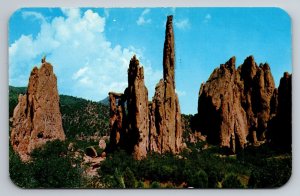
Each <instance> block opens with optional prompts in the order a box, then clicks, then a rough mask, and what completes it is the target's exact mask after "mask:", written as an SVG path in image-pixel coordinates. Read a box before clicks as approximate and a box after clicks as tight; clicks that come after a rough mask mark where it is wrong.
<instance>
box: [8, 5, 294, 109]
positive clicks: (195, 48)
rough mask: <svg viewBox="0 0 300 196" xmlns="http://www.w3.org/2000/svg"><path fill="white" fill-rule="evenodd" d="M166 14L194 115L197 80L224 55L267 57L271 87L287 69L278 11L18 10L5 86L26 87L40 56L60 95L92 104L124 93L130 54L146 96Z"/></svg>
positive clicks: (182, 91) (286, 40)
mask: <svg viewBox="0 0 300 196" xmlns="http://www.w3.org/2000/svg"><path fill="white" fill-rule="evenodd" d="M170 14H172V15H173V16H174V21H173V24H174V32H175V49H176V91H177V93H178V95H179V101H180V105H181V110H182V113H186V114H187V113H190V114H194V113H196V111H197V100H198V92H199V88H200V84H201V83H202V82H205V81H206V80H207V79H208V78H209V76H210V74H211V73H212V71H213V69H214V68H216V67H218V66H219V65H220V64H222V63H225V62H226V61H227V60H228V59H229V58H230V57H232V56H236V58H237V66H238V65H240V64H241V63H242V62H243V61H244V59H245V58H246V57H247V56H249V55H254V57H255V60H256V62H257V63H258V64H259V63H265V62H268V63H269V64H270V67H271V70H272V73H273V77H274V79H275V83H276V86H278V84H279V80H280V77H281V76H282V75H283V72H285V71H288V72H290V73H291V72H292V57H291V54H292V51H291V22H290V18H289V16H288V15H287V14H286V13H285V12H284V11H283V10H281V9H278V8H150V9H149V8H125V9H124V8H122V9H117V8H113V9H103V8H99V9H94V8H84V9H59V8H52V9H48V8H26V9H20V10H17V11H16V12H15V13H14V14H13V15H12V16H11V19H10V22H9V84H10V85H13V86H27V84H28V78H29V74H30V71H31V69H32V68H33V67H34V66H36V65H37V66H39V65H40V59H41V58H42V56H43V55H47V61H48V62H50V63H51V64H52V65H53V66H54V71H55V74H56V75H57V79H58V88H59V92H60V94H67V95H73V96H77V97H83V98H86V99H90V100H95V101H99V100H102V99H104V98H105V97H106V96H107V94H108V92H109V91H116V92H123V91H124V89H125V87H126V86H127V68H128V65H129V61H130V58H131V57H132V56H133V54H136V55H137V57H138V58H139V60H140V62H141V64H142V65H143V66H144V70H145V82H146V86H147V88H148V92H149V95H148V96H149V99H152V96H153V95H154V89H155V85H156V84H157V83H158V81H159V79H160V78H162V57H163V43H164V33H165V22H166V16H167V15H170Z"/></svg>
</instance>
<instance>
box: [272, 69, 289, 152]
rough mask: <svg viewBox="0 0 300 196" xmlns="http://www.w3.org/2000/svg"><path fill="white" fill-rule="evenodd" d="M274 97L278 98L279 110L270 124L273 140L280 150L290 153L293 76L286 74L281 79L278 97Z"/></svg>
mask: <svg viewBox="0 0 300 196" xmlns="http://www.w3.org/2000/svg"><path fill="white" fill-rule="evenodd" d="M275 93H277V91H275ZM275 93H274V94H275ZM274 96H275V97H276V96H277V97H278V101H277V103H278V108H277V113H276V115H275V116H274V118H273V119H272V120H271V121H270V123H269V126H270V135H271V140H272V143H273V144H274V145H275V146H277V147H279V148H280V149H283V150H287V151H290V150H291V148H292V146H291V145H292V74H289V73H287V72H285V73H284V75H283V77H282V78H281V79H280V84H279V87H278V95H276V94H275V95H274ZM275 102H276V101H275Z"/></svg>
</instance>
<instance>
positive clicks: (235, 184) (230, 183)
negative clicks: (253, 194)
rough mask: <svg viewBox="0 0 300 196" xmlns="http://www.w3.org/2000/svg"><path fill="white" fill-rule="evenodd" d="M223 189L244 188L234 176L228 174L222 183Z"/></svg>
mask: <svg viewBox="0 0 300 196" xmlns="http://www.w3.org/2000/svg"><path fill="white" fill-rule="evenodd" d="M222 185H223V188H244V186H243V185H242V183H241V181H240V180H239V179H238V177H237V176H236V175H234V174H229V175H228V176H226V178H225V180H224V181H223V184H222Z"/></svg>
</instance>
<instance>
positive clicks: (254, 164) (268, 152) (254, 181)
mask: <svg viewBox="0 0 300 196" xmlns="http://www.w3.org/2000/svg"><path fill="white" fill-rule="evenodd" d="M203 146H204V144H203V142H202V143H201V142H200V143H197V144H195V145H190V146H189V150H185V151H183V152H182V153H181V154H179V155H172V154H168V153H166V154H163V155H160V154H156V153H152V154H149V155H148V156H147V158H145V159H142V160H140V161H137V160H134V159H133V158H132V156H129V155H128V154H127V153H126V152H124V151H122V150H120V151H117V152H115V153H113V154H109V155H108V157H107V159H106V160H105V161H104V162H103V163H102V165H101V167H100V169H99V175H100V178H99V181H102V182H103V183H104V186H105V187H107V188H153V186H155V187H157V188H168V187H174V188H180V187H183V188H184V187H186V188H187V187H193V188H270V187H280V186H281V185H284V184H285V182H286V181H288V179H289V177H290V174H291V168H292V162H291V154H282V153H281V152H277V154H276V153H275V152H274V150H273V149H272V148H271V147H270V146H268V145H262V146H260V147H248V148H246V149H245V150H244V151H241V152H240V153H239V154H238V155H226V154H223V152H224V151H223V150H222V149H220V148H218V147H216V146H209V148H207V149H204V148H203ZM253 148H256V150H255V151H254V150H253ZM274 154H275V156H274ZM255 157H258V158H255ZM274 171H276V172H274ZM123 182H124V183H123ZM127 183H128V184H127ZM166 184H168V185H166ZM133 185H134V186H133ZM123 186H124V187H123Z"/></svg>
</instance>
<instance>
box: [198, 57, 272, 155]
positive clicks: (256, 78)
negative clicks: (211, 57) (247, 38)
mask: <svg viewBox="0 0 300 196" xmlns="http://www.w3.org/2000/svg"><path fill="white" fill-rule="evenodd" d="M274 90H275V84H274V80H273V77H272V74H271V70H270V67H269V65H268V64H260V65H259V66H257V64H256V63H255V61H254V58H253V56H249V57H248V58H247V59H246V60H245V61H244V63H243V64H242V65H241V66H239V67H238V68H237V69H236V68H235V57H233V58H231V59H230V60H229V61H228V62H227V63H225V64H222V65H221V66H220V67H219V68H217V69H215V70H214V71H213V73H212V74H211V76H210V78H209V79H208V81H207V82H206V83H204V84H202V85H201V88H200V92H199V100H198V119H199V124H198V128H199V129H200V131H201V132H203V133H205V134H207V136H208V138H207V139H208V141H210V142H211V143H215V144H219V145H220V146H222V147H228V148H230V149H231V151H232V152H235V151H236V149H237V148H244V146H245V145H246V144H247V143H248V142H251V143H254V144H258V143H260V142H264V141H265V140H266V131H267V125H268V122H269V120H270V119H271V117H272V116H273V115H274V114H273V112H275V110H276V109H274V108H272V107H271V106H272V104H273V105H274V104H275V103H276V98H274V97H276V95H274ZM275 92H276V91H275Z"/></svg>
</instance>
